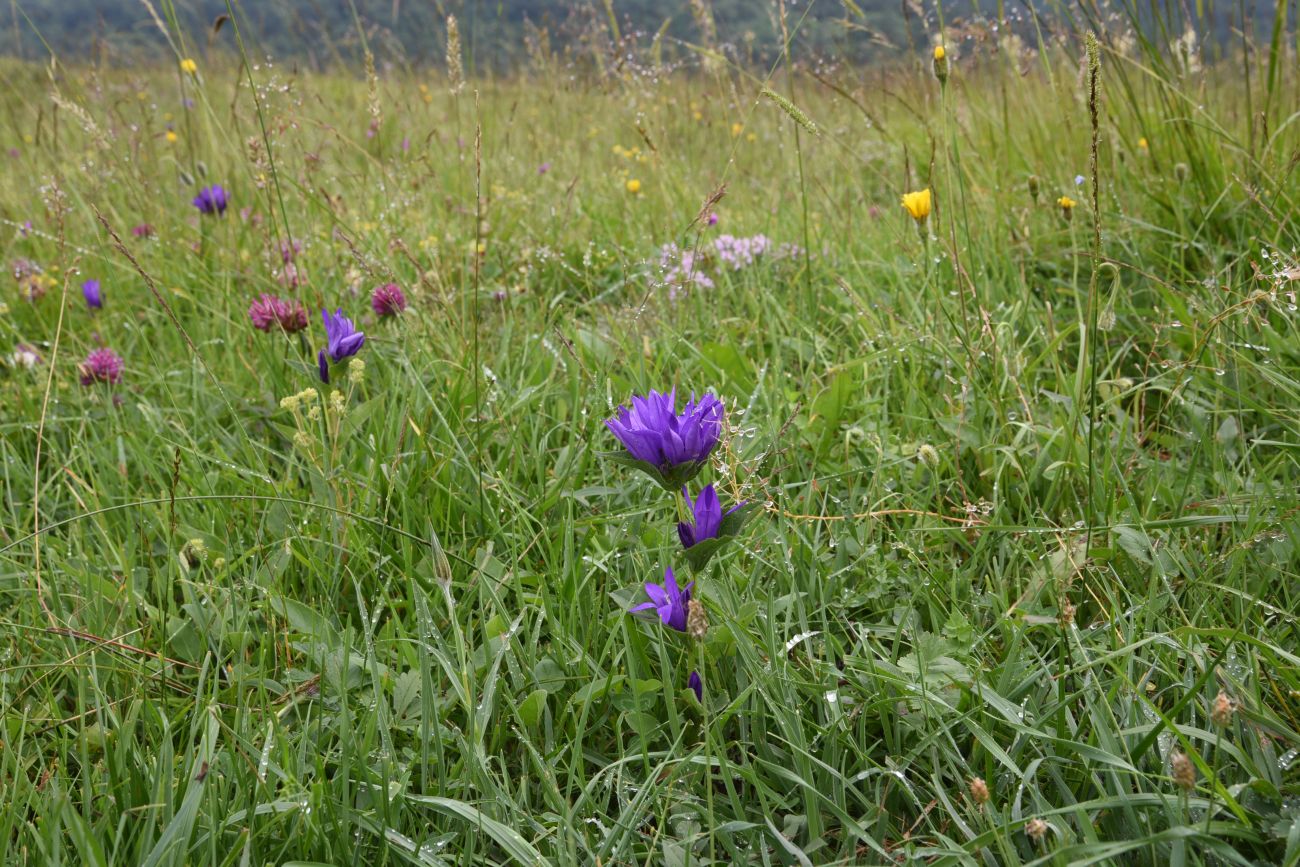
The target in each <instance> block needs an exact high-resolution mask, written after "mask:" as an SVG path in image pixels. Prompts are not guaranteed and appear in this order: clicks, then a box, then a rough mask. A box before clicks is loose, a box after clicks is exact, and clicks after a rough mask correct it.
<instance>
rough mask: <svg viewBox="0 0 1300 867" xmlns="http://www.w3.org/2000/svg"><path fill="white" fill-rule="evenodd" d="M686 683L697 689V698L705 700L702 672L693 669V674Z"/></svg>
mask: <svg viewBox="0 0 1300 867" xmlns="http://www.w3.org/2000/svg"><path fill="white" fill-rule="evenodd" d="M686 685H687V686H689V687H690V688H691V689H693V690H695V700H696V701H699V702H703V701H704V681H702V680H700V673H699V672H698V671H692V672H691V676H690V677H689V678H687V679H686Z"/></svg>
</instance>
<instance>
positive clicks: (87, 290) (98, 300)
mask: <svg viewBox="0 0 1300 867" xmlns="http://www.w3.org/2000/svg"><path fill="white" fill-rule="evenodd" d="M81 294H82V295H84V296H85V297H86V306H87V307H89V308H90V309H91V310H98V309H100V308H101V307H103V306H104V294H103V292H102V291H101V288H100V285H99V281H98V280H95V279H93V278H92V279H90V280H87V281H86V282H85V283H82V284H81Z"/></svg>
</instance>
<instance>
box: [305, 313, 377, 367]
mask: <svg viewBox="0 0 1300 867" xmlns="http://www.w3.org/2000/svg"><path fill="white" fill-rule="evenodd" d="M320 315H321V319H323V320H324V321H325V339H326V341H327V343H326V348H325V349H322V350H321V351H320V353H319V354H318V355H317V356H316V363H317V365H319V367H320V381H321V382H324V383H328V382H329V381H330V367H329V363H330V362H331V361H332V362H334V363H336V364H337V363H338V362H340V361H342V360H343V359H345V358H349V357H351V356H353V355H356V354H357V353H358V352H359V351H360V350H361V347H362V345H363V344H365V342H366V335H365V334H363V333H362V332H360V331H358V330H357V327H356V326H355V325H353V324H352V320H351V319H349V318H347V317H346V316H344V315H343V310H342V308H339V309H338V310H335V311H334V312H333V313H332V314H331V313H330V312H329V311H328V310H322V311H321V312H320Z"/></svg>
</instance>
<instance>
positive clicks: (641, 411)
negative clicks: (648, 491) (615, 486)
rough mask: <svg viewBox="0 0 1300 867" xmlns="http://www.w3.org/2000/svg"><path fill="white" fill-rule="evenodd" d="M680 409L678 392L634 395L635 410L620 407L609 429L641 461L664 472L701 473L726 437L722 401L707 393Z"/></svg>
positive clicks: (653, 392)
mask: <svg viewBox="0 0 1300 867" xmlns="http://www.w3.org/2000/svg"><path fill="white" fill-rule="evenodd" d="M676 405H677V389H676V388H674V389H673V390H672V391H670V392H668V393H667V394H664V393H661V392H658V391H655V390H654V389H651V390H650V393H649V394H648V395H646V396H645V397H639V396H635V395H634V396H633V397H632V408H631V409H628V408H627V407H624V406H620V407H619V408H618V412H617V415H615V416H614V417H613V418H610V419H606V420H605V426H606V427H608V428H609V429H610V431H611V432H612V433H613V434H614V436H616V437H618V440H619V442H621V443H622V444H623V446H624V447H625V448H626V449H627V451H628V454H629V455H631V456H632V458H633V459H635V460H637V461H642V462H644V463H647V464H650V465H651V466H653V467H655V468H656V469H658V470H660V471H661V472H667V471H672V470H676V469H678V468H682V467H690V468H693V469H695V470H698V469H699V468H700V467H702V466H703V464H704V462H705V461H706V460H708V458H709V455H710V454H711V453H712V452H713V449H714V447H715V446H716V445H717V444H718V438H719V437H720V436H721V435H722V416H723V413H724V410H723V407H722V401H720V400H718V399H717V398H716V397H714V396H713V395H711V394H708V393H705V394H704V396H703V397H701V398H700V399H699V400H698V401H697V400H695V399H694V398H693V397H692V399H691V400H690V401H688V402H687V404H686V405H685V406H684V407H682V411H681V412H680V413H678V412H677V411H676ZM692 475H693V473H692ZM673 489H676V485H674V486H673Z"/></svg>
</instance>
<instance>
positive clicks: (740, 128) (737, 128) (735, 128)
mask: <svg viewBox="0 0 1300 867" xmlns="http://www.w3.org/2000/svg"><path fill="white" fill-rule="evenodd" d="M744 131H745V125H744V124H743V123H741V122H740V121H736V122H735V123H733V124H732V125H731V137H732V138H735V137H736V136H738V135H740V134H741V133H742V132H744Z"/></svg>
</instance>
